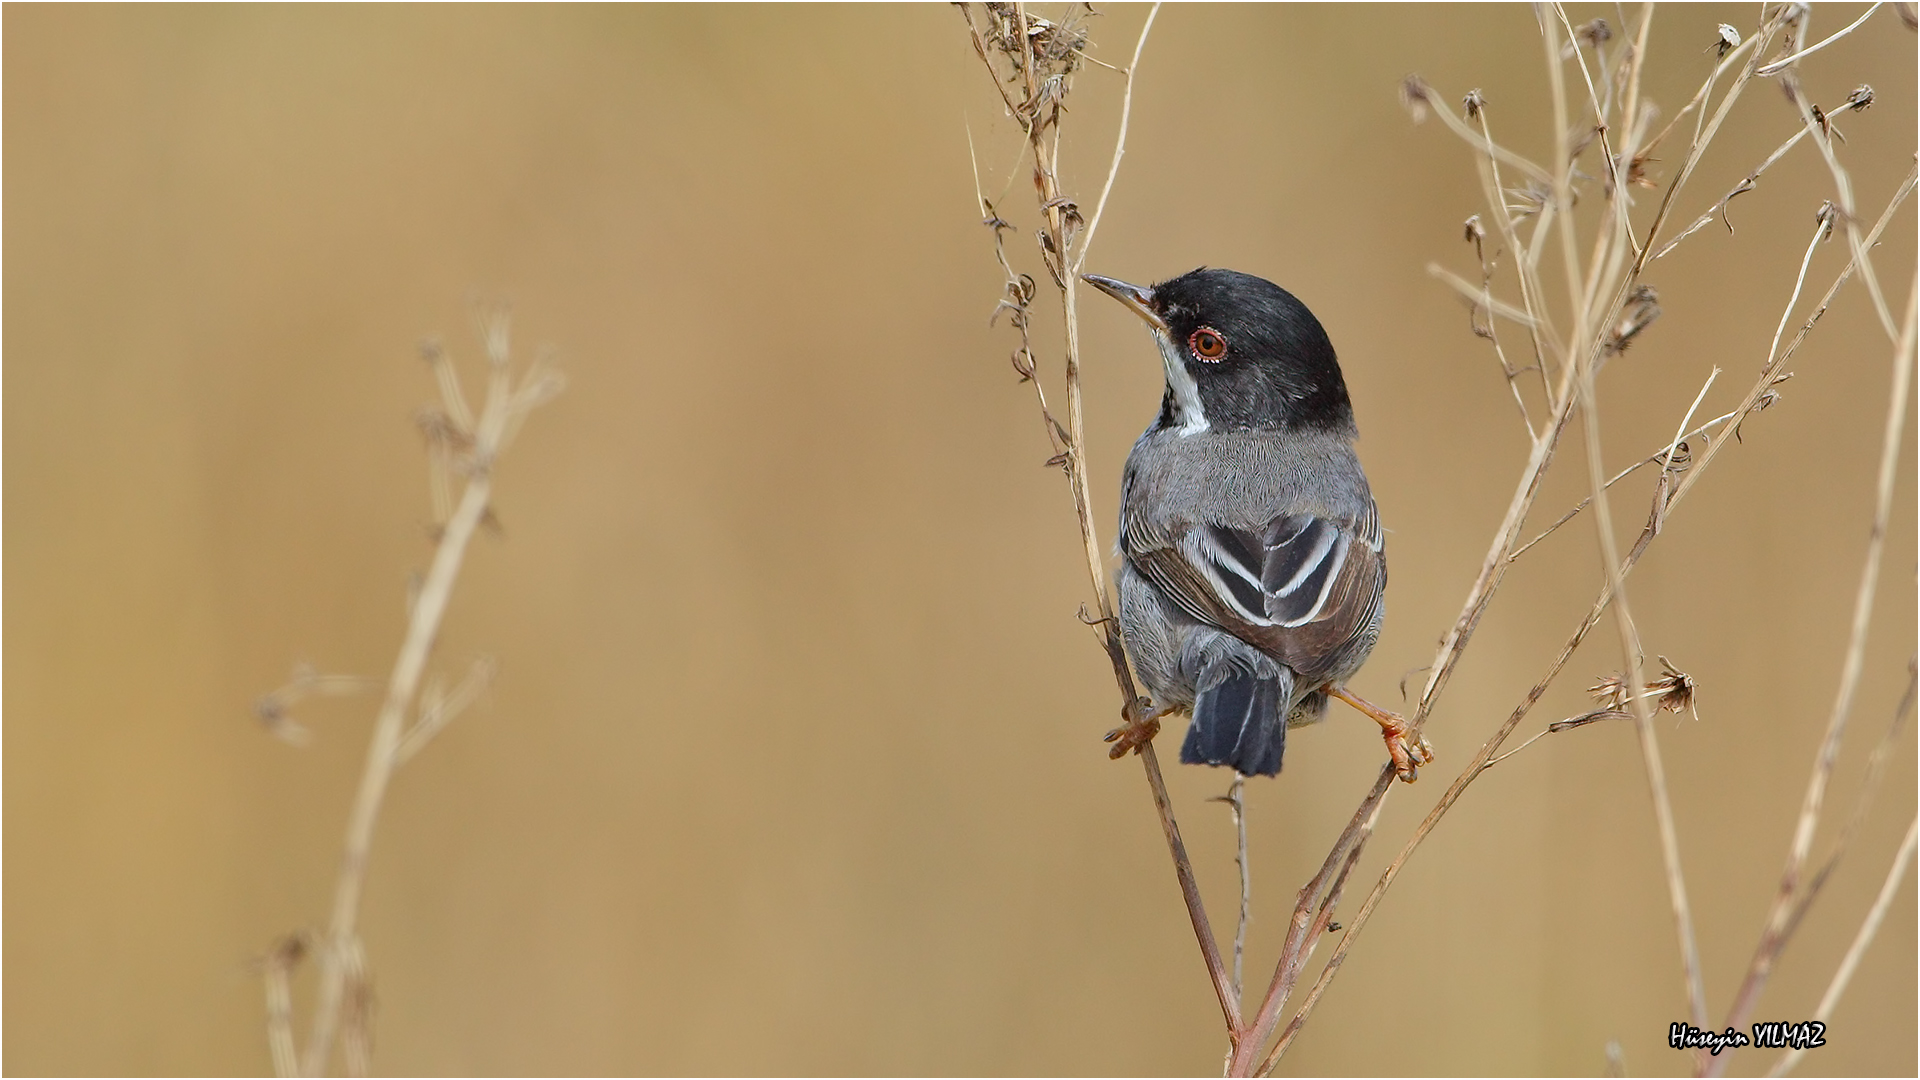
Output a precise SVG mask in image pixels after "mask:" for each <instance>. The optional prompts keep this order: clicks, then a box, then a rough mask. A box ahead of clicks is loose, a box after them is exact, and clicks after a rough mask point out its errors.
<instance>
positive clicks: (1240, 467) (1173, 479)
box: [1121, 427, 1373, 534]
mask: <svg viewBox="0 0 1920 1080" xmlns="http://www.w3.org/2000/svg"><path fill="white" fill-rule="evenodd" d="M1372 504H1373V496H1372V494H1371V492H1369V491H1368V490H1367V479H1366V476H1365V474H1363V473H1362V472H1361V471H1360V461H1359V458H1358V457H1356V456H1355V454H1354V452H1353V444H1352V443H1351V442H1350V441H1349V437H1348V436H1346V435H1345V434H1344V433H1340V432H1332V431H1272V430H1258V429H1254V430H1242V431H1217V430H1215V431H1202V432H1197V433H1194V434H1191V435H1181V434H1180V433H1179V432H1178V430H1177V429H1174V428H1163V427H1155V428H1149V429H1148V430H1147V432H1146V434H1144V435H1142V436H1141V437H1140V439H1139V441H1138V442H1136V443H1134V446H1133V452H1132V453H1130V454H1129V455H1128V456H1127V466H1126V473H1125V480H1124V492H1123V506H1122V508H1121V513H1122V516H1123V518H1125V519H1127V525H1128V526H1129V527H1130V528H1136V529H1138V528H1145V529H1148V530H1150V531H1152V532H1155V533H1162V534H1165V533H1169V532H1173V533H1177V532H1181V531H1184V528H1185V527H1187V526H1191V525H1195V524H1201V523H1205V524H1212V525H1225V526H1228V527H1230V528H1241V529H1257V528H1259V527H1261V526H1263V525H1265V524H1266V523H1267V522H1269V521H1271V520H1272V519H1273V518H1274V517H1275V516H1276V515H1279V514H1283V513H1286V514H1313V515H1315V516H1318V517H1324V518H1328V519H1330V520H1333V521H1357V520H1360V519H1363V518H1366V517H1368V516H1369V515H1370V514H1371V512H1372Z"/></svg>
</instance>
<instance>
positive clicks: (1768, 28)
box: [1623, 5, 1791, 284]
mask: <svg viewBox="0 0 1920 1080" xmlns="http://www.w3.org/2000/svg"><path fill="white" fill-rule="evenodd" d="M1790 7H1791V5H1782V6H1781V7H1780V9H1779V10H1777V11H1776V12H1775V13H1774V15H1773V17H1771V18H1769V19H1768V20H1767V21H1766V22H1765V23H1764V24H1762V25H1761V27H1760V29H1758V30H1756V31H1755V32H1754V33H1752V34H1751V35H1749V36H1748V37H1747V40H1746V41H1743V42H1741V43H1740V45H1739V46H1738V47H1737V48H1735V49H1734V50H1733V51H1732V52H1730V53H1729V54H1728V55H1727V57H1726V59H1724V60H1722V61H1721V63H1720V66H1719V67H1717V68H1715V69H1714V76H1718V75H1719V73H1720V72H1722V71H1724V70H1726V68H1727V66H1728V65H1729V64H1731V63H1732V62H1733V61H1734V60H1735V59H1736V58H1737V57H1738V56H1739V55H1740V50H1741V49H1744V48H1746V47H1747V46H1752V47H1753V49H1752V55H1751V56H1750V57H1749V59H1748V60H1747V64H1746V66H1745V67H1744V68H1742V69H1741V70H1740V74H1739V75H1737V76H1735V77H1734V80H1733V85H1731V86H1729V87H1727V92H1726V95H1725V96H1723V97H1722V98H1721V99H1720V107H1719V108H1718V109H1716V110H1714V114H1713V119H1712V120H1710V121H1708V123H1707V125H1706V127H1705V128H1703V129H1702V130H1701V131H1699V132H1698V133H1697V134H1696V135H1695V136H1694V139H1693V143H1692V144H1691V145H1690V146H1688V147H1687V156H1686V160H1685V161H1683V162H1682V163H1681V166H1680V175H1679V176H1677V177H1675V178H1674V181H1673V183H1672V184H1669V185H1668V186H1667V191H1666V194H1665V195H1663V196H1661V199H1660V208H1659V210H1657V211H1656V212H1655V213H1654V217H1653V224H1652V225H1650V226H1648V227H1647V239H1646V242H1645V243H1643V244H1641V245H1640V246H1639V247H1640V255H1639V257H1638V258H1636V259H1635V260H1634V265H1633V272H1632V273H1631V274H1629V275H1628V279H1629V280H1638V279H1639V277H1640V271H1641V270H1642V269H1644V268H1645V266H1646V264H1647V260H1648V256H1649V255H1650V254H1651V253H1652V252H1653V250H1654V248H1653V242H1654V240H1655V239H1656V238H1657V237H1658V236H1659V235H1660V226H1661V225H1663V224H1665V222H1666V220H1667V213H1668V210H1669V209H1670V208H1671V207H1672V206H1673V199H1674V196H1676V195H1678V194H1680V189H1681V188H1683V187H1685V186H1686V183H1687V180H1688V179H1690V178H1691V177H1692V176H1693V170H1694V168H1695V167H1697V166H1698V165H1699V164H1700V157H1701V152H1702V151H1703V150H1704V149H1705V148H1706V146H1707V144H1709V143H1711V142H1712V141H1713V138H1714V136H1715V135H1717V134H1719V132H1720V125H1721V124H1722V123H1724V122H1725V121H1726V118H1727V114H1728V113H1730V112H1732V111H1733V103H1734V102H1736V101H1738V100H1739V99H1740V93H1741V91H1743V90H1745V89H1746V86H1747V83H1748V81H1749V80H1751V79H1752V78H1753V72H1754V68H1755V67H1756V66H1757V64H1758V62H1759V58H1760V54H1761V53H1763V52H1765V51H1766V47H1767V44H1768V43H1769V42H1771V41H1772V40H1773V35H1774V34H1775V33H1776V32H1777V31H1778V30H1779V28H1780V24H1781V23H1782V22H1783V21H1784V20H1785V18H1786V17H1787V13H1788V10H1789V8H1790ZM1708 85H1709V86H1710V85H1712V82H1711V78H1710V79H1709V82H1708ZM1706 91H1707V87H1704V86H1703V87H1702V88H1701V94H1702V95H1704V94H1705V93H1706ZM1696 100H1698V99H1696ZM1689 107H1691V106H1689ZM1682 111H1683V112H1684V110H1682ZM1674 119H1675V120H1678V119H1679V117H1677V116H1676V117H1675V118H1674ZM1665 136H1666V132H1661V134H1660V136H1659V137H1656V138H1655V139H1654V140H1653V142H1652V143H1649V144H1648V146H1647V149H1649V150H1650V149H1652V147H1653V145H1654V144H1657V143H1658V142H1659V141H1660V139H1661V138H1665ZM1643 152H1644V151H1643ZM1623 284H1624V283H1623Z"/></svg>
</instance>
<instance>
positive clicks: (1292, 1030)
mask: <svg viewBox="0 0 1920 1080" xmlns="http://www.w3.org/2000/svg"><path fill="white" fill-rule="evenodd" d="M1916 178H1917V177H1916V173H1915V172H1909V174H1908V176H1907V179H1906V180H1905V181H1904V182H1903V183H1902V184H1901V186H1900V187H1899V189H1898V190H1897V191H1896V192H1895V193H1894V195H1893V197H1892V198H1891V199H1890V200H1889V202H1888V204H1887V207H1886V209H1885V211H1883V212H1882V214H1881V216H1880V219H1879V221H1877V222H1876V223H1875V225H1874V227H1873V229H1872V230H1871V231H1870V232H1869V233H1868V235H1867V237H1866V238H1865V242H1866V244H1867V245H1868V246H1871V245H1872V244H1873V243H1874V242H1876V241H1877V240H1878V239H1879V236H1880V233H1881V232H1882V231H1883V230H1884V229H1885V228H1886V226H1887V224H1888V222H1889V221H1891V220H1892V218H1893V215H1894V212H1895V211H1896V210H1898V209H1899V207H1900V206H1901V205H1902V203H1903V202H1904V200H1905V199H1906V197H1907V195H1908V194H1909V193H1911V191H1912V190H1913V188H1914V185H1915V182H1916ZM1852 267H1853V264H1852V263H1849V264H1848V267H1847V269H1846V270H1843V271H1842V272H1841V273H1840V275H1839V276H1838V277H1837V278H1835V280H1834V282H1833V284H1832V285H1831V286H1830V287H1829V288H1828V290H1827V293H1826V295H1825V296H1824V297H1823V298H1822V299H1821V301H1820V303H1819V304H1818V305H1817V306H1816V307H1815V309H1814V311H1813V312H1812V313H1811V314H1810V315H1809V316H1808V317H1807V320H1806V322H1805V323H1804V324H1803V325H1802V326H1801V328H1800V331H1799V333H1797V334H1796V335H1795V336H1794V338H1793V340H1792V341H1791V342H1789V343H1788V345H1787V347H1786V349H1785V350H1783V351H1782V352H1781V353H1780V355H1779V356H1777V357H1775V358H1774V361H1773V363H1772V364H1771V365H1769V366H1768V367H1767V368H1766V369H1765V370H1764V371H1762V372H1761V374H1760V377H1759V379H1757V380H1756V381H1755V382H1754V384H1753V386H1752V388H1751V389H1750V390H1749V391H1748V392H1747V395H1746V397H1745V398H1744V399H1743V400H1742V402H1741V405H1740V408H1739V409H1738V410H1736V412H1737V414H1738V415H1740V416H1743V417H1744V416H1747V415H1749V414H1751V413H1752V412H1753V411H1755V408H1756V406H1757V404H1758V403H1759V401H1760V400H1761V398H1762V396H1763V395H1764V394H1766V393H1767V392H1768V388H1769V387H1770V386H1772V385H1773V384H1774V382H1775V381H1776V379H1777V378H1778V376H1779V373H1780V369H1781V368H1782V367H1783V366H1784V365H1785V364H1786V363H1787V361H1788V360H1789V359H1791V358H1792V357H1793V355H1794V354H1795V352H1796V351H1797V350H1798V349H1799V346H1800V344H1801V342H1803V341H1805V340H1806V337H1807V335H1808V334H1809V333H1811V332H1812V330H1813V327H1814V325H1815V324H1816V323H1817V322H1818V321H1819V320H1820V318H1821V316H1822V315H1824V314H1825V313H1826V310H1827V307H1828V305H1829V304H1831V303H1832V301H1833V297H1834V295H1835V294H1836V293H1837V292H1838V291H1839V289H1840V287H1841V286H1842V285H1844V284H1845V283H1846V281H1847V279H1848V277H1850V276H1851V273H1852ZM1562 415H1563V417H1564V415H1565V414H1564V413H1563V414H1562ZM1544 441H1545V440H1543V442H1544ZM1725 442H1726V440H1724V439H1722V440H1715V441H1714V442H1713V443H1711V444H1710V445H1709V446H1708V447H1707V451H1706V452H1705V453H1704V454H1703V455H1701V457H1700V458H1699V459H1698V460H1696V461H1695V463H1694V464H1693V466H1692V467H1691V468H1689V469H1688V470H1687V472H1686V473H1685V474H1684V475H1683V477H1682V480H1681V482H1680V483H1679V484H1677V485H1676V486H1675V487H1674V490H1673V491H1672V492H1671V493H1670V494H1669V495H1668V496H1667V508H1668V511H1669V512H1671V510H1672V509H1673V508H1674V507H1676V506H1678V505H1679V503H1680V502H1681V501H1682V500H1684V499H1685V498H1686V496H1687V495H1688V493H1690V492H1691V491H1692V489H1693V485H1694V484H1695V483H1697V482H1698V481H1699V479H1700V477H1701V476H1703V475H1705V472H1706V469H1707V468H1708V467H1709V466H1710V465H1711V464H1712V463H1713V461H1714V460H1715V458H1716V457H1717V455H1718V452H1719V449H1720V447H1721V446H1723V445H1724V444H1725ZM1528 476H1529V478H1531V479H1533V480H1537V477H1535V476H1533V473H1532V469H1531V467H1530V470H1529V474H1528ZM1528 482H1529V480H1528V479H1525V478H1523V481H1522V487H1523V488H1524V487H1525V486H1526V484H1527V483H1528ZM1502 532H1503V533H1504V532H1505V529H1504V527H1503V529H1502ZM1654 536H1655V534H1654V533H1653V531H1652V530H1651V529H1643V530H1642V531H1641V534H1640V538H1639V540H1638V541H1636V543H1635V544H1634V546H1633V548H1632V550H1630V551H1629V552H1628V553H1627V556H1626V558H1625V560H1624V562H1623V565H1622V566H1621V569H1620V576H1621V577H1622V578H1624V577H1625V576H1627V575H1628V574H1629V573H1630V572H1631V571H1632V569H1633V567H1634V566H1635V565H1637V564H1638V562H1639V560H1640V557H1641V556H1642V555H1643V554H1644V553H1645V552H1646V550H1647V548H1648V546H1649V545H1650V544H1651V543H1652V542H1653V539H1654ZM1500 550H1501V549H1500V545H1499V543H1498V541H1497V540H1496V544H1495V551H1500ZM1485 573H1486V571H1485V569H1484V568H1483V577H1484V576H1485ZM1611 598H1612V586H1611V582H1610V581H1609V582H1608V583H1607V584H1603V585H1602V587H1601V590H1600V595H1599V596H1598V597H1597V598H1596V599H1595V601H1594V603H1593V605H1592V607H1591V608H1590V609H1589V610H1588V612H1587V616H1586V618H1584V619H1583V620H1582V621H1581V623H1580V625H1579V626H1578V627H1577V628H1576V629H1575V630H1574V632H1573V634H1572V635H1571V636H1570V637H1569V638H1568V640H1567V643H1566V645H1565V646H1564V647H1563V648H1562V649H1561V651H1560V653H1559V655H1558V656H1557V657H1556V658H1555V659H1554V661H1553V662H1552V663H1551V664H1550V665H1549V667H1548V669H1547V671H1546V673H1545V674H1544V675H1543V676H1542V677H1541V678H1540V679H1539V680H1538V681H1537V682H1536V683H1535V684H1534V686H1533V688H1532V689H1531V690H1529V691H1528V693H1527V695H1526V696H1525V697H1524V698H1523V699H1522V700H1521V702H1520V704H1519V705H1518V706H1516V707H1515V709H1514V710H1513V712H1512V714H1510V715H1509V716H1508V718H1507V719H1506V721H1505V722H1504V723H1502V725H1501V726H1500V727H1499V728H1498V729H1497V730H1495V732H1494V733H1493V734H1492V735H1491V736H1489V737H1488V739H1487V741H1486V742H1485V743H1484V744H1483V745H1482V746H1481V748H1480V750H1479V751H1478V752H1477V753H1476V754H1475V755H1474V757H1473V759H1472V760H1471V761H1469V762H1468V763H1467V766H1466V768H1464V769H1463V770H1462V771H1461V773H1460V775H1459V776H1458V777H1457V778H1455V780H1454V782H1453V785H1452V786H1451V787H1449V788H1448V789H1447V791H1446V793H1445V794H1443V795H1442V796H1441V798H1440V801H1439V802H1438V803H1436V804H1435V806H1434V808H1433V810H1432V811H1430V812H1429V813H1428V815H1427V817H1426V818H1425V819H1423V820H1422V821H1421V823H1420V825H1419V826H1418V827H1417V828H1416V829H1415V830H1414V833H1413V835H1412V836H1411V837H1410V838H1409V839H1408V840H1407V842H1406V845H1405V846H1404V847H1402V849H1401V850H1400V853H1399V854H1398V855H1396V856H1395V857H1394V859H1393V861H1392V862H1390V863H1389V864H1388V865H1387V868H1386V870H1385V871H1383V872H1382V874H1381V876H1380V880H1379V882H1378V883H1377V884H1375V885H1374V887H1373V890H1372V891H1371V892H1369V893H1368V894H1367V896H1366V898H1365V899H1364V900H1363V901H1362V902H1361V906H1360V909H1359V911H1358V913H1357V914H1355V915H1354V917H1353V918H1352V920H1351V921H1349V922H1348V923H1347V928H1346V933H1345V935H1344V937H1343V938H1342V939H1341V941H1340V944H1339V945H1338V946H1337V947H1336V948H1335V950H1334V953H1333V956H1332V957H1330V958H1329V959H1328V960H1327V965H1326V967H1325V968H1323V969H1321V972H1320V976H1319V978H1318V979H1316V980H1315V981H1314V984H1313V986H1312V987H1311V988H1309V990H1308V992H1307V996H1306V998H1305V999H1304V1000H1303V1002H1302V1004H1301V1006H1300V1009H1299V1011H1298V1012H1296V1013H1295V1015H1294V1018H1293V1019H1292V1020H1291V1021H1289V1022H1288V1024H1287V1026H1286V1028H1285V1029H1284V1030H1283V1031H1282V1032H1281V1035H1280V1038H1279V1040H1278V1041H1276V1042H1275V1044H1274V1048H1273V1050H1272V1051H1270V1052H1269V1053H1268V1055H1267V1057H1266V1059H1265V1061H1264V1063H1263V1065H1262V1068H1261V1072H1262V1073H1263V1074H1264V1073H1266V1072H1270V1071H1271V1069H1272V1067H1273V1066H1274V1065H1275V1064H1277V1063H1278V1061H1279V1059H1280V1057H1281V1055H1282V1054H1284V1053H1285V1051H1286V1048H1287V1047H1288V1046H1289V1045H1291V1043H1292V1041H1293V1039H1294V1038H1295V1037H1297V1035H1298V1033H1299V1031H1300V1029H1301V1028H1302V1026H1303V1025H1304V1024H1305V1022H1306V1020H1307V1018H1308V1017H1309V1016H1310V1015H1311V1014H1312V1012H1313V1009H1314V1007H1315V1006H1316V1005H1317V1004H1318V1003H1319V1001H1320V999H1321V997H1322V996H1323V995H1324V994H1325V993H1326V990H1327V987H1328V986H1330V985H1331V984H1332V982H1333V980H1334V978H1335V977H1336V976H1337V975H1338V973H1339V970H1340V967H1341V965H1342V964H1344V963H1345V960H1346V956H1347V953H1348V951H1349V950H1351V949H1352V947H1353V943H1354V942H1355V941H1356V940H1358V939H1359V936H1360V932H1361V931H1362V930H1363V929H1364V928H1365V927H1366V925H1367V923H1368V921H1369V920H1370V919H1371V918H1372V915H1373V912H1374V910H1375V909H1376V908H1377V907H1378V906H1379V903H1380V900H1381V898H1382V897H1383V896H1384V895H1385V894H1386V892H1387V890H1388V889H1389V888H1391V887H1392V885H1393V883H1394V881H1395V880H1396V879H1397V878H1398V876H1399V874H1400V871H1401V870H1402V869H1403V868H1404V867H1405V865H1406V863H1407V861H1408V860H1409V859H1411V858H1412V856H1413V853H1414V852H1415V851H1416V850H1418V848H1419V847H1420V845H1421V844H1422V843H1424V842H1425V840H1426V838H1427V836H1428V835H1430V834H1431V833H1432V831H1433V829H1434V827H1435V826H1437V825H1438V824H1439V822H1440V820H1441V819H1442V818H1443V817H1445V815H1446V814H1447V812H1448V811H1449V810H1451V809H1452V807H1453V805H1454V804H1455V803H1457V802H1458V801H1459V799H1460V798H1461V796H1462V795H1464V794H1465V792H1466V789H1467V788H1468V787H1469V786H1471V784H1472V783H1473V781H1474V780H1475V779H1477V778H1478V777H1479V775H1480V774H1481V773H1482V772H1484V771H1485V770H1486V769H1487V767H1488V765H1489V763H1490V762H1491V761H1492V760H1493V759H1494V758H1495V757H1496V756H1497V755H1498V753H1499V750H1500V748H1501V746H1502V745H1503V744H1504V743H1505V742H1506V740H1507V738H1508V737H1509V736H1511V735H1512V733H1513V731H1514V729H1515V728H1517V727H1518V726H1519V724H1520V723H1521V721H1522V720H1524V719H1525V718H1526V716H1527V714H1528V713H1529V712H1530V711H1531V710H1532V709H1533V707H1534V705H1535V704H1537V703H1538V701H1539V700H1540V698H1541V697H1542V696H1543V695H1545V693H1546V691H1547V688H1548V686H1550V685H1551V684H1552V682H1553V680H1554V679H1556V678H1557V677H1558V676H1559V674H1560V672H1561V670H1562V669H1563V668H1564V667H1565V666H1566V663H1567V661H1568V660H1569V659H1571V657H1572V656H1573V654H1574V652H1575V650H1577V649H1578V648H1579V646H1580V644H1581V643H1582V642H1583V641H1584V640H1585V639H1586V635H1587V634H1588V633H1589V632H1590V631H1591V630H1592V629H1593V627H1594V626H1596V625H1598V623H1599V621H1600V617H1601V615H1602V614H1603V613H1604V612H1605V610H1606V607H1607V604H1608V601H1609V600H1610V599H1611ZM1480 601H1481V597H1480V593H1479V587H1478V583H1476V589H1475V591H1474V592H1473V593H1470V594H1469V597H1468V605H1467V606H1468V610H1469V611H1471V610H1472V609H1473V608H1474V607H1475V606H1476V605H1477V604H1479V603H1480ZM1466 615H1467V612H1463V614H1462V618H1463V620H1464V619H1465V618H1466ZM1444 648H1445V647H1444V646H1443V655H1450V654H1449V653H1447V652H1445V651H1444ZM1429 685H1430V686H1431V685H1432V683H1431V680H1430V683H1429ZM1423 697H1424V695H1423ZM1390 777H1391V770H1390V769H1385V770H1382V773H1381V779H1380V781H1379V782H1377V783H1376V784H1375V786H1374V789H1373V791H1372V792H1370V793H1369V795H1368V798H1367V800H1364V801H1363V802H1362V804H1361V809H1362V812H1368V811H1369V810H1370V808H1371V806H1372V803H1373V802H1376V801H1377V800H1378V799H1379V798H1380V797H1382V796H1383V795H1384V792H1385V789H1386V781H1387V780H1388V779H1389V778H1390Z"/></svg>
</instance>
